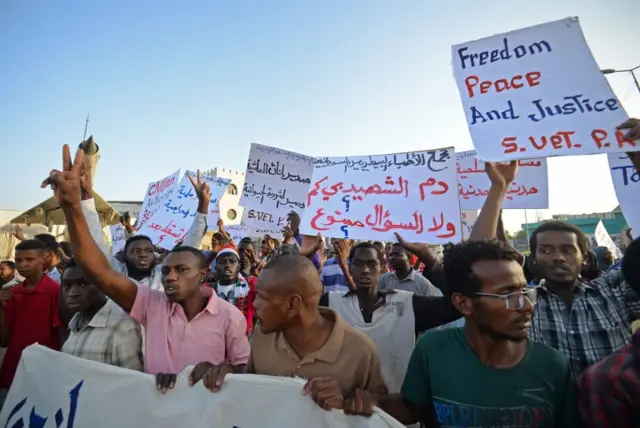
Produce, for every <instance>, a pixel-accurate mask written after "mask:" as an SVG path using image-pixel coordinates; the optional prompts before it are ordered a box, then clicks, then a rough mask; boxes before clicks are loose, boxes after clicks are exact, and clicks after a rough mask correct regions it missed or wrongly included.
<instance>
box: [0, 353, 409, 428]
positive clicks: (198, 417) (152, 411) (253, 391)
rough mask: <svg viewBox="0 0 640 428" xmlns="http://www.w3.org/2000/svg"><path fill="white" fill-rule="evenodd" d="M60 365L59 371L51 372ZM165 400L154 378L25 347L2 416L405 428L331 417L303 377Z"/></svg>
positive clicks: (380, 418)
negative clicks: (307, 391)
mask: <svg viewBox="0 0 640 428" xmlns="http://www.w3.org/2000/svg"><path fill="white" fill-rule="evenodd" d="M52 367H55V370H51V368H52ZM190 372H191V368H190V367H189V368H187V369H185V370H184V371H183V372H182V374H180V376H179V377H178V380H177V382H176V386H175V388H174V389H173V390H170V391H168V392H167V393H166V394H161V393H159V392H158V391H157V390H156V386H155V376H151V375H148V374H144V373H140V372H136V371H132V370H126V369H121V368H118V367H112V366H108V365H106V364H100V363H96V362H93V361H87V360H82V359H79V358H76V357H72V356H69V355H66V354H62V353H59V352H56V351H52V350H50V349H47V348H44V347H41V346H38V345H33V346H30V347H29V348H27V349H25V351H24V352H23V354H22V359H21V360H20V365H19V366H18V372H17V373H16V377H15V380H14V381H13V385H12V387H11V390H10V391H9V395H8V396H7V400H6V402H5V404H4V407H3V408H2V413H0V425H1V426H3V427H13V428H15V427H32V428H35V427H38V428H40V427H42V428H44V427H59V428H60V427H66V428H88V427H90V428H115V427H122V428H176V427H189V428H212V427H216V428H263V427H283V428H284V427H287V428H289V427H292V428H293V427H302V426H304V427H305V428H326V427H341V428H403V425H401V424H400V423H399V422H397V421H396V420H395V419H393V418H391V417H390V416H389V415H387V414H386V413H384V412H382V411H381V410H378V409H376V410H375V413H374V415H373V416H372V417H371V418H365V417H362V416H347V415H345V414H344V413H342V412H341V411H326V410H323V409H322V408H320V407H319V406H318V405H317V404H315V403H314V402H313V401H312V399H311V397H309V396H304V395H302V386H303V385H304V382H303V381H302V380H300V379H292V378H276V377H270V376H257V375H230V376H229V377H228V380H225V384H224V386H223V388H222V389H221V390H220V392H217V393H212V392H210V391H208V390H206V389H205V388H204V386H202V383H201V382H199V383H198V384H196V385H195V386H194V387H189V386H188V384H187V377H188V374H189V373H190Z"/></svg>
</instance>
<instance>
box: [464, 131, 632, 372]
mask: <svg viewBox="0 0 640 428" xmlns="http://www.w3.org/2000/svg"><path fill="white" fill-rule="evenodd" d="M628 126H633V127H634V129H633V130H632V131H629V132H630V135H638V136H640V132H638V131H637V130H636V128H640V121H630V122H628V123H625V124H623V125H622V127H628ZM636 138H637V137H636ZM639 160H640V159H638V158H637V157H632V161H633V162H634V163H635V162H637V161H639ZM638 166H640V165H638ZM638 166H636V167H638ZM486 170H487V174H488V176H489V179H490V180H491V188H490V190H489V193H488V195H487V199H486V200H485V203H484V205H483V207H482V210H481V211H480V214H479V215H478V219H477V220H476V224H475V226H474V228H473V231H472V233H471V236H470V239H472V240H483V239H492V238H495V236H496V228H497V223H498V217H499V213H500V210H501V208H502V203H503V200H504V198H505V195H506V192H507V189H508V188H509V186H510V185H511V182H513V180H514V179H515V177H516V174H517V170H518V166H517V162H515V161H513V162H510V163H508V164H500V163H496V164H494V163H486ZM587 242H588V241H587V239H586V237H585V235H584V233H582V231H580V229H578V228H577V227H576V226H574V225H571V224H569V223H565V222H563V221H559V220H550V221H546V222H544V223H542V224H541V225H540V226H539V227H538V228H536V229H535V230H534V231H533V232H532V233H531V238H530V251H531V256H529V257H531V258H532V259H533V262H532V263H534V264H535V266H536V269H537V272H538V274H539V275H540V276H541V278H542V281H540V288H539V289H538V303H537V305H536V308H535V312H534V315H533V319H532V323H531V328H530V329H529V337H530V338H531V339H533V340H535V341H538V342H540V343H544V344H546V345H549V346H551V347H552V348H555V349H557V350H558V351H560V353H562V354H563V355H564V356H565V357H566V358H567V359H568V360H569V365H570V367H571V370H572V372H573V374H574V376H576V377H577V376H579V375H580V374H582V373H583V372H584V371H585V370H586V369H587V367H589V366H590V365H592V364H595V363H597V362H598V361H600V360H602V359H603V358H605V357H607V356H609V355H611V354H612V353H614V352H616V351H619V350H620V349H622V348H623V347H625V346H626V345H627V344H628V343H629V342H630V341H631V321H632V320H634V319H638V318H640V297H639V296H638V294H636V293H635V292H634V291H633V290H631V289H630V288H629V286H628V284H627V283H626V282H625V281H624V278H623V276H622V273H621V272H620V271H619V270H612V271H610V272H608V273H607V274H605V275H603V276H600V277H599V278H596V279H594V280H592V281H589V282H581V281H580V280H579V276H580V272H581V270H582V264H583V260H584V259H585V257H587V251H588V245H587ZM635 262H636V263H640V260H636V261H635ZM527 265H529V262H528V261H525V263H523V266H527Z"/></svg>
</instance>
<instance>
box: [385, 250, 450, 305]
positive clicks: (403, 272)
mask: <svg viewBox="0 0 640 428" xmlns="http://www.w3.org/2000/svg"><path fill="white" fill-rule="evenodd" d="M389 264H390V265H391V268H392V269H393V272H387V273H385V274H383V275H382V276H381V277H380V284H379V286H378V287H379V288H380V290H381V291H385V290H404V291H409V292H411V293H415V294H417V295H418V296H442V292H440V290H438V289H437V288H436V287H434V286H433V284H431V282H429V280H428V279H426V278H425V277H424V276H422V275H421V274H420V273H419V272H416V271H415V270H414V269H413V267H412V265H411V254H410V253H409V252H408V251H407V250H406V249H405V248H404V247H403V246H402V245H401V244H399V243H394V244H393V245H392V247H391V252H390V253H389Z"/></svg>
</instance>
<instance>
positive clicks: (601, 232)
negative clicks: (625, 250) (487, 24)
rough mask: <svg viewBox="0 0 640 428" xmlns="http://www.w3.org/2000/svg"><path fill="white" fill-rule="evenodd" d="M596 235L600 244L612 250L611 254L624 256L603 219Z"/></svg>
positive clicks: (617, 256) (599, 223)
mask: <svg viewBox="0 0 640 428" xmlns="http://www.w3.org/2000/svg"><path fill="white" fill-rule="evenodd" d="M594 235H595V238H596V243H597V244H598V246H600V247H607V248H608V249H609V251H611V254H613V255H614V257H616V258H620V257H622V253H621V252H620V249H619V248H618V246H617V245H616V243H615V242H613V239H611V235H609V232H607V229H606V228H605V227H604V224H603V223H602V220H600V221H599V222H598V225H597V226H596V231H595V233H594Z"/></svg>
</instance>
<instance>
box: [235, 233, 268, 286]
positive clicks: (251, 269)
mask: <svg viewBox="0 0 640 428" xmlns="http://www.w3.org/2000/svg"><path fill="white" fill-rule="evenodd" d="M238 255H239V257H240V273H241V274H242V276H243V277H245V278H249V277H257V276H258V275H260V270H262V266H263V265H264V262H263V261H262V260H260V258H259V257H258V255H257V254H256V246H255V244H254V243H253V240H252V239H251V238H249V237H245V238H242V239H241V240H240V243H239V244H238Z"/></svg>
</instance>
